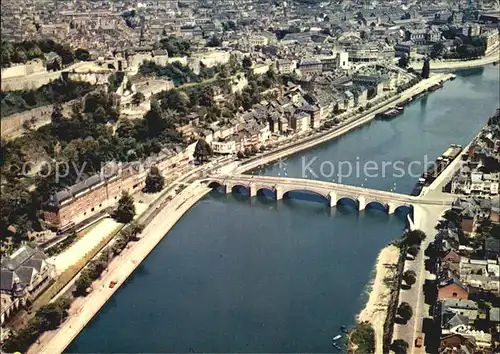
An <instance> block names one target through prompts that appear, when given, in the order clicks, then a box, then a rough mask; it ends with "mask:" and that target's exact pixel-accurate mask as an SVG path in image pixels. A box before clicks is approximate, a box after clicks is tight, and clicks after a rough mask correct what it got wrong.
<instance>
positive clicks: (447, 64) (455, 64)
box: [410, 47, 500, 71]
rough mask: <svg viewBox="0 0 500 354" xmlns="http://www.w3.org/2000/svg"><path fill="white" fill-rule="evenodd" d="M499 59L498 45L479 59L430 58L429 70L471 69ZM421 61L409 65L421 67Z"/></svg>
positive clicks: (418, 68) (416, 67)
mask: <svg viewBox="0 0 500 354" xmlns="http://www.w3.org/2000/svg"><path fill="white" fill-rule="evenodd" d="M499 59H500V55H499V50H498V47H497V48H495V49H492V50H491V52H490V53H489V54H488V55H486V56H484V57H482V58H479V59H474V60H447V61H435V60H431V62H430V68H431V71H434V70H459V69H472V68H478V67H481V66H485V65H490V64H493V63H495V62H498V61H499ZM422 65H423V62H418V63H412V64H411V65H410V66H411V67H412V68H413V69H415V70H421V69H422Z"/></svg>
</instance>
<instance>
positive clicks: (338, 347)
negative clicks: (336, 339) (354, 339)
mask: <svg viewBox="0 0 500 354" xmlns="http://www.w3.org/2000/svg"><path fill="white" fill-rule="evenodd" d="M332 345H333V347H334V348H335V349H338V350H342V348H341V347H340V346H338V345H337V344H335V343H332Z"/></svg>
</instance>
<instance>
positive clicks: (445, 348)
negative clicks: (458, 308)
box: [439, 333, 476, 354]
mask: <svg viewBox="0 0 500 354" xmlns="http://www.w3.org/2000/svg"><path fill="white" fill-rule="evenodd" d="M475 352H476V343H475V341H474V340H473V339H472V338H470V337H466V336H463V335H461V334H458V333H451V334H448V335H445V336H443V337H441V341H440V343H439V353H440V354H459V353H469V354H471V353H475Z"/></svg>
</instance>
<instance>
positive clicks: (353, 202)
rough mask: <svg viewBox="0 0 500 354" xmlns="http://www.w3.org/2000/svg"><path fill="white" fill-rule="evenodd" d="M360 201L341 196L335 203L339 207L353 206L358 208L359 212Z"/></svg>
mask: <svg viewBox="0 0 500 354" xmlns="http://www.w3.org/2000/svg"><path fill="white" fill-rule="evenodd" d="M359 204H360V203H359V200H358V198H355V197H351V196H347V195H346V196H340V197H338V198H337V200H336V202H335V205H337V206H339V205H344V206H349V205H351V206H353V207H354V208H356V209H357V210H359Z"/></svg>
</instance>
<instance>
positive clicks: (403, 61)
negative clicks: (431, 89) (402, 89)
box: [398, 54, 410, 68]
mask: <svg viewBox="0 0 500 354" xmlns="http://www.w3.org/2000/svg"><path fill="white" fill-rule="evenodd" d="M409 61H410V60H409V58H408V56H407V55H406V54H403V55H402V56H401V57H400V58H399V60H398V66H399V67H401V68H407V67H408V63H409Z"/></svg>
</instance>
